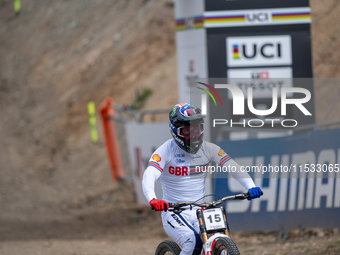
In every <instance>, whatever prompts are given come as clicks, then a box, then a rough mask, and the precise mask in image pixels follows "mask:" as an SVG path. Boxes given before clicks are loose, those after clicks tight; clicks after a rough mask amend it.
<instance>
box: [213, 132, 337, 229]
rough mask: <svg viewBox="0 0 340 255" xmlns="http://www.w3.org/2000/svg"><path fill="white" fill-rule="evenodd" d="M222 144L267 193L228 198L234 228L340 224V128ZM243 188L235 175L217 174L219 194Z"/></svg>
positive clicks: (232, 227) (215, 188)
mask: <svg viewBox="0 0 340 255" xmlns="http://www.w3.org/2000/svg"><path fill="white" fill-rule="evenodd" d="M219 145H220V147H221V148H222V149H223V150H224V151H225V152H226V153H227V154H229V155H230V156H231V157H232V158H233V159H234V160H235V161H236V162H237V163H238V164H240V165H241V167H242V169H243V170H244V171H247V172H248V173H249V175H250V176H252V177H253V178H254V181H255V183H256V185H257V186H259V187H261V189H262V190H263V192H264V195H263V196H262V197H261V198H260V199H255V200H252V201H229V202H227V203H226V210H227V214H228V221H229V224H230V227H231V229H234V230H282V231H286V230H290V229H296V228H306V227H323V228H335V227H340V217H339V216H340V173H339V163H340V129H332V130H322V131H310V132H306V133H299V134H294V135H292V136H288V137H280V138H269V139H250V140H242V141H229V140H227V141H221V142H220V143H219ZM228 177H230V174H228ZM240 192H245V190H244V188H243V187H242V186H241V185H240V184H239V183H238V182H237V181H236V180H235V179H233V178H232V177H230V178H225V173H216V179H215V183H214V194H216V195H218V196H220V197H224V196H226V195H230V194H238V193H240Z"/></svg>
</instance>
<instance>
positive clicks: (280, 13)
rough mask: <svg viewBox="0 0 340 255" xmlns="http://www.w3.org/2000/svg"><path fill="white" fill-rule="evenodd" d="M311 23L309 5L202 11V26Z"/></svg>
mask: <svg viewBox="0 0 340 255" xmlns="http://www.w3.org/2000/svg"><path fill="white" fill-rule="evenodd" d="M309 23H311V9H310V8H309V7H298V8H277V9H253V10H235V11H210V12H205V13H204V27H206V28H213V27H237V26H268V25H284V24H309Z"/></svg>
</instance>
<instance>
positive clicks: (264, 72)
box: [227, 67, 293, 99]
mask: <svg viewBox="0 0 340 255" xmlns="http://www.w3.org/2000/svg"><path fill="white" fill-rule="evenodd" d="M227 77H228V84H235V85H237V86H238V87H239V88H240V89H242V91H243V94H244V95H245V98H247V89H248V87H251V88H252V89H253V98H272V96H273V92H272V89H273V88H274V87H277V88H279V91H278V92H279V93H278V96H279V97H281V93H280V89H281V88H282V87H293V79H291V78H293V69H292V68H291V67H277V68H247V69H228V71H227ZM287 96H292V93H288V95H287ZM228 98H229V99H232V94H231V92H230V91H228Z"/></svg>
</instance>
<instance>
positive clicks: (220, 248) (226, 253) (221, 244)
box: [212, 238, 240, 255]
mask: <svg viewBox="0 0 340 255" xmlns="http://www.w3.org/2000/svg"><path fill="white" fill-rule="evenodd" d="M212 254H213V255H240V252H239V251H238V248H237V246H236V244H235V243H234V241H233V240H232V239H230V238H218V239H216V243H215V245H214V248H213V252H212Z"/></svg>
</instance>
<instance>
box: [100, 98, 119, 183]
mask: <svg viewBox="0 0 340 255" xmlns="http://www.w3.org/2000/svg"><path fill="white" fill-rule="evenodd" d="M99 111H100V114H101V116H102V121H103V127H104V134H105V141H106V148H107V153H108V156H109V161H110V165H111V174H112V178H113V179H115V180H118V179H122V178H124V177H125V172H124V168H123V164H122V158H121V154H120V149H119V143H118V138H117V133H116V128H115V123H114V119H113V115H114V109H113V99H112V98H106V99H105V100H104V101H103V102H102V103H101V105H100V106H99Z"/></svg>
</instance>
